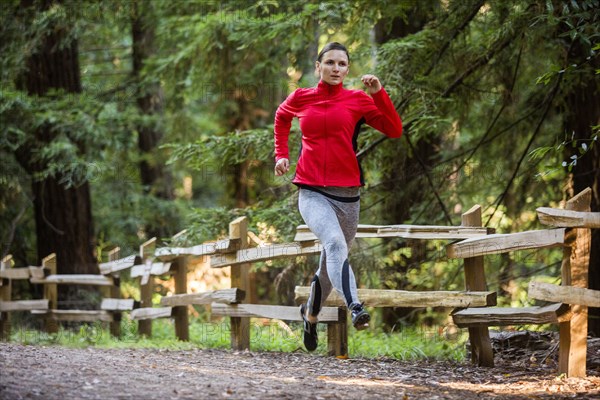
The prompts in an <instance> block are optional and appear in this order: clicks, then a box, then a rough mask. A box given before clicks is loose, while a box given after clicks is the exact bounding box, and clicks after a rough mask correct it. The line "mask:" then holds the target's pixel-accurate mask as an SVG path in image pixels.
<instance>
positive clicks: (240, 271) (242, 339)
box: [229, 217, 250, 350]
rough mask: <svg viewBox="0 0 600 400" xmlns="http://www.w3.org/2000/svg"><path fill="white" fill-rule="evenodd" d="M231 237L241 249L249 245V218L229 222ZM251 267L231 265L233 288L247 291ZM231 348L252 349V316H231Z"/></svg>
mask: <svg viewBox="0 0 600 400" xmlns="http://www.w3.org/2000/svg"><path fill="white" fill-rule="evenodd" d="M229 239H231V240H236V241H239V249H240V250H242V249H245V248H247V247H248V219H247V218H246V217H239V218H237V219H235V220H234V221H232V222H231V223H230V224H229ZM249 267H250V266H249V265H248V264H238V265H232V266H231V267H230V268H231V287H232V288H238V289H240V290H243V291H244V292H247V290H248V287H249V285H248V268H249ZM246 297H248V296H246ZM243 302H245V301H243ZM231 348H232V349H233V350H245V349H250V318H240V317H231Z"/></svg>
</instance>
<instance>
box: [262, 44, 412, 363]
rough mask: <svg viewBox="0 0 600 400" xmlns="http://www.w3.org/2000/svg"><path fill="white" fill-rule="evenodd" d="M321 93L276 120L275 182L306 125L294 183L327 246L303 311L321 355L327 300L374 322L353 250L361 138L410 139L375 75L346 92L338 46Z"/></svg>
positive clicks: (328, 56)
mask: <svg viewBox="0 0 600 400" xmlns="http://www.w3.org/2000/svg"><path fill="white" fill-rule="evenodd" d="M315 66H316V71H317V73H318V74H319V76H320V81H319V83H318V85H317V87H316V88H299V89H296V90H295V91H294V92H293V93H292V94H290V95H289V96H288V98H287V99H286V100H285V101H284V102H283V103H282V104H281V105H280V106H279V108H278V109H277V112H276V114H275V126H274V131H275V174H276V175H277V176H281V175H283V174H285V173H287V172H288V171H289V169H290V162H289V151H288V137H289V133H290V127H291V123H292V120H293V118H294V117H296V118H298V120H299V122H300V130H301V131H302V145H301V151H300V157H299V158H298V163H297V165H296V174H295V176H294V178H293V180H292V182H293V183H294V184H295V185H297V186H298V187H299V190H300V192H299V198H298V208H299V210H300V214H301V215H302V218H303V219H304V221H305V223H306V225H307V226H308V228H309V229H310V230H311V231H312V232H313V233H314V234H315V235H316V236H317V238H318V239H319V241H320V242H321V244H322V245H323V252H322V253H321V258H320V261H319V268H318V270H317V272H316V274H315V276H314V278H313V279H312V282H311V286H310V295H309V298H308V301H307V303H306V304H302V305H301V306H300V313H301V315H302V319H303V321H304V345H305V347H306V349H307V350H308V351H313V350H315V349H316V348H317V322H318V316H319V312H320V311H321V309H322V307H323V304H324V303H325V300H326V299H327V297H328V296H329V294H330V293H331V290H332V289H335V290H336V291H337V292H338V293H339V294H340V295H341V296H342V298H343V299H344V300H345V302H346V305H347V307H348V309H349V310H350V312H351V314H352V324H353V325H354V327H355V328H356V329H358V330H362V329H365V328H367V327H368V323H369V320H370V319H371V317H370V315H369V313H368V312H367V311H366V310H365V309H364V308H363V305H362V304H361V302H360V300H359V299H358V296H357V290H356V281H355V278H354V273H353V272H352V268H351V267H350V264H349V263H348V250H349V248H350V245H351V243H352V241H353V239H354V236H355V235H356V230H357V228H358V217H359V212H360V187H361V186H363V185H364V181H363V176H362V171H361V168H360V165H359V163H358V159H357V157H356V150H357V149H356V147H357V136H358V133H359V131H360V127H361V125H362V124H363V123H367V124H368V125H370V126H372V127H373V128H375V129H377V130H379V131H381V132H382V133H384V134H385V135H387V136H388V137H392V138H399V137H400V136H401V135H402V121H401V120H400V117H399V116H398V113H397V112H396V109H395V108H394V105H393V103H392V101H391V100H390V97H389V96H388V94H387V92H386V91H385V89H383V87H382V85H381V82H380V81H379V79H378V78H377V77H376V76H375V75H370V74H369V75H364V76H362V78H361V80H362V82H363V84H364V85H365V87H366V89H367V92H368V93H369V95H370V96H369V95H367V94H366V93H365V92H363V91H361V90H347V89H344V87H343V82H344V78H346V76H347V75H348V72H349V67H350V55H349V53H348V50H347V49H346V47H344V46H343V45H342V44H340V43H337V42H332V43H328V44H327V45H325V46H324V47H323V49H322V50H321V52H320V53H319V55H318V57H317V61H316V64H315Z"/></svg>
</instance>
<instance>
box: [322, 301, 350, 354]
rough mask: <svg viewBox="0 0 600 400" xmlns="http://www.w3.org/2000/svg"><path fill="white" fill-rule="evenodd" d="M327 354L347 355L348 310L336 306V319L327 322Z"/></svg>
mask: <svg viewBox="0 0 600 400" xmlns="http://www.w3.org/2000/svg"><path fill="white" fill-rule="evenodd" d="M327 354H328V355H330V356H342V357H343V356H347V355H348V310H347V309H346V307H339V308H338V321H337V322H330V323H328V324H327Z"/></svg>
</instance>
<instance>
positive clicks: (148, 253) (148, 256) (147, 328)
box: [138, 238, 156, 337]
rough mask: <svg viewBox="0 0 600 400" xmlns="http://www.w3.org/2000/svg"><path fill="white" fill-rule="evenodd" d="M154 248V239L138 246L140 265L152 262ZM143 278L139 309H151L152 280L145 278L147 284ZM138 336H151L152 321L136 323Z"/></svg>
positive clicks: (150, 277) (151, 278)
mask: <svg viewBox="0 0 600 400" xmlns="http://www.w3.org/2000/svg"><path fill="white" fill-rule="evenodd" d="M155 248H156V238H152V239H150V240H148V241H147V242H145V243H143V244H142V245H141V246H140V257H141V258H142V263H144V264H145V263H146V262H150V263H151V262H152V258H153V257H154V250H155ZM148 272H150V271H148ZM144 279H146V278H145V277H144V276H142V277H141V278H140V308H145V307H152V293H153V292H154V278H153V277H152V275H151V274H148V276H147V282H144ZM138 334H140V335H144V336H147V337H151V336H152V320H151V319H142V320H140V321H139V322H138Z"/></svg>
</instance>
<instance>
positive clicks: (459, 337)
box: [11, 319, 466, 361]
mask: <svg viewBox="0 0 600 400" xmlns="http://www.w3.org/2000/svg"><path fill="white" fill-rule="evenodd" d="M257 321H258V320H253V322H252V323H251V328H250V329H251V331H250V346H251V348H252V350H253V351H285V352H290V351H297V350H299V349H301V348H303V344H302V327H301V326H300V324H297V323H294V324H292V325H291V326H290V327H286V328H284V327H282V326H280V325H278V324H268V325H262V324H259V323H258V322H257ZM320 326H321V327H322V328H324V327H325V325H323V324H321V325H320ZM121 331H122V337H121V338H120V339H117V338H114V337H112V336H111V335H110V332H109V331H108V330H107V329H106V327H104V326H103V325H102V324H101V323H98V324H84V325H82V326H81V327H80V328H79V329H78V330H76V331H73V330H67V329H60V330H59V332H58V333H55V334H48V333H44V332H42V331H37V330H33V329H22V330H19V331H16V332H13V334H12V335H11V341H13V342H16V343H20V344H26V345H46V346H47V345H59V346H66V347H77V348H86V347H89V346H94V347H99V348H111V349H115V348H116V349H131V348H133V349H140V348H150V349H161V350H191V349H194V348H220V349H228V348H229V347H230V327H229V323H228V322H225V321H222V322H218V321H217V322H211V323H208V322H203V321H201V320H193V321H192V322H191V324H190V341H189V342H182V341H179V340H177V338H176V337H175V327H174V324H173V322H172V321H170V320H156V321H153V323H152V338H146V337H139V336H138V334H137V323H135V322H133V321H130V320H128V319H124V320H123V321H122V323H121ZM465 336H466V335H465V334H464V332H461V331H456V332H455V331H448V330H443V331H441V332H438V331H436V329H434V328H430V329H429V328H426V329H424V330H419V329H407V330H403V331H402V332H396V333H383V332H378V331H362V332H357V331H354V330H350V331H349V337H348V339H349V341H348V346H349V353H350V354H349V355H350V357H369V358H374V357H390V358H396V359H400V360H422V359H427V360H432V359H434V360H452V361H462V360H463V359H464V356H465V350H464V343H465ZM326 344H327V338H326V332H325V330H324V329H320V330H319V347H318V348H317V350H316V353H317V354H322V355H324V354H326V352H327V346H326Z"/></svg>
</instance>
